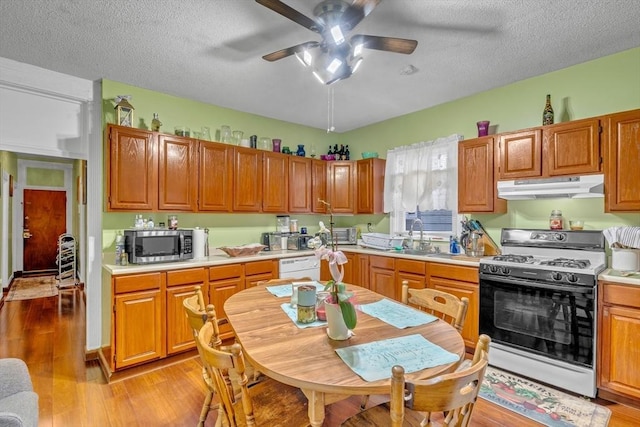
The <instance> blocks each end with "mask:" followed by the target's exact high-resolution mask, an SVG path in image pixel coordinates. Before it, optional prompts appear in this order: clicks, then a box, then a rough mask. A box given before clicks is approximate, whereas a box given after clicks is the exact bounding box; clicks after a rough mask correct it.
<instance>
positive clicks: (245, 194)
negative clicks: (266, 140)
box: [233, 147, 263, 212]
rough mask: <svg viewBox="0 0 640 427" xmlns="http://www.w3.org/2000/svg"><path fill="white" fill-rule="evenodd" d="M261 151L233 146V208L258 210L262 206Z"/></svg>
mask: <svg viewBox="0 0 640 427" xmlns="http://www.w3.org/2000/svg"><path fill="white" fill-rule="evenodd" d="M262 153H263V152H262V151H260V150H255V149H252V148H244V147H234V148H233V210H234V211H236V212H260V210H261V207H262Z"/></svg>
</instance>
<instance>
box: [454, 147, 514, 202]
mask: <svg viewBox="0 0 640 427" xmlns="http://www.w3.org/2000/svg"><path fill="white" fill-rule="evenodd" d="M494 143H495V141H494V138H493V137H486V138H478V139H471V140H468V141H462V142H461V143H460V144H458V211H459V212H465V213H467V212H468V213H471V212H496V213H497V212H500V213H503V212H506V211H507V203H506V201H505V200H502V199H498V198H497V197H496V184H495V175H494Z"/></svg>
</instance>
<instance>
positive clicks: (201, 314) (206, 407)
mask: <svg viewBox="0 0 640 427" xmlns="http://www.w3.org/2000/svg"><path fill="white" fill-rule="evenodd" d="M182 305H183V307H184V311H185V313H186V315H187V319H188V321H189V326H190V327H191V330H192V332H193V339H194V340H195V342H196V347H197V348H198V353H199V354H200V359H202V350H201V349H200V346H199V345H198V332H200V328H202V326H203V325H204V323H205V322H206V320H207V314H206V312H205V305H204V296H203V295H202V289H201V287H200V286H196V287H195V293H194V295H193V296H190V297H188V298H185V299H184V300H183V301H182ZM218 326H219V325H218V324H216V326H215V327H216V328H218ZM220 344H221V342H219V343H217V345H218V346H219V345H220ZM202 378H203V379H204V383H205V384H206V386H207V395H206V396H205V398H204V404H203V405H202V411H201V412H200V421H199V422H198V426H199V427H203V426H204V422H205V421H206V419H207V415H208V414H209V411H210V410H212V409H216V407H217V408H218V419H219V420H222V419H223V418H224V413H223V412H222V408H221V407H219V406H218V405H215V404H213V405H212V401H213V395H214V394H215V392H216V389H215V386H214V384H213V380H212V379H211V377H210V376H209V372H208V371H207V370H206V369H205V368H204V366H203V367H202ZM216 425H219V424H216Z"/></svg>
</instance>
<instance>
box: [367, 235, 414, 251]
mask: <svg viewBox="0 0 640 427" xmlns="http://www.w3.org/2000/svg"><path fill="white" fill-rule="evenodd" d="M403 240H404V237H402V236H391V235H389V234H383V233H362V243H360V245H361V246H365V247H368V248H373V249H381V250H388V249H393V248H395V247H396V246H402V242H403Z"/></svg>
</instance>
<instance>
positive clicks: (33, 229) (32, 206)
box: [23, 190, 67, 273]
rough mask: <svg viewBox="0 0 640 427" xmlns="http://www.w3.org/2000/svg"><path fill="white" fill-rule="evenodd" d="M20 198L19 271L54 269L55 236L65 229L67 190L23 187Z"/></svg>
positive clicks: (56, 243)
mask: <svg viewBox="0 0 640 427" xmlns="http://www.w3.org/2000/svg"><path fill="white" fill-rule="evenodd" d="M23 197H24V223H23V227H24V230H23V241H24V247H23V270H24V272H26V273H28V272H35V271H44V270H56V269H57V268H58V267H57V263H56V256H57V248H58V237H59V236H60V235H61V234H63V233H66V231H67V193H66V191H50V190H24V196H23Z"/></svg>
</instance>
